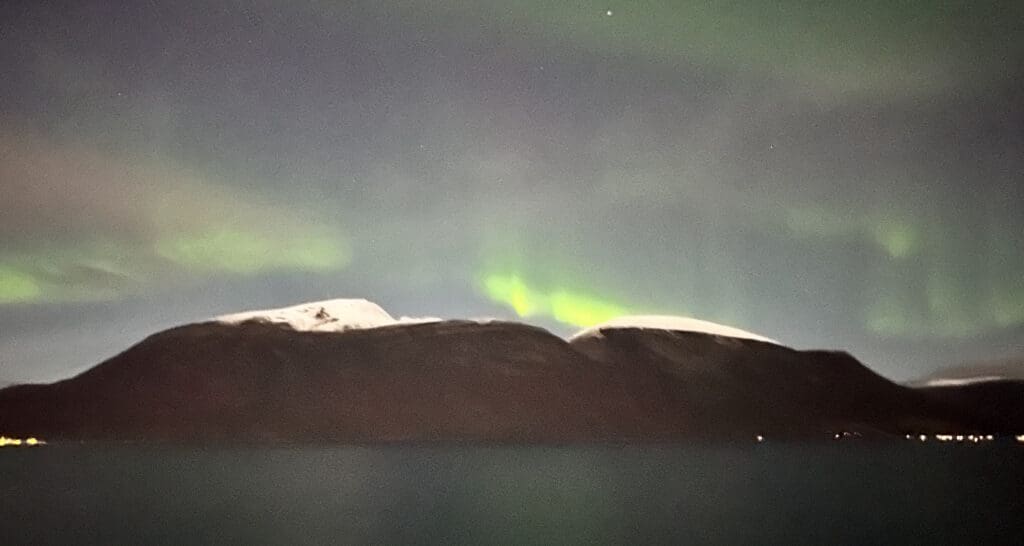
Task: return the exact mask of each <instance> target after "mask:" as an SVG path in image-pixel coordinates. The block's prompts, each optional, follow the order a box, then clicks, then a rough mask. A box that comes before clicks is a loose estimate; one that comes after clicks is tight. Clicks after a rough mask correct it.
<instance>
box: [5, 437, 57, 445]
mask: <svg viewBox="0 0 1024 546" xmlns="http://www.w3.org/2000/svg"><path fill="white" fill-rule="evenodd" d="M44 444H46V442H44V441H42V440H40V439H38V438H26V439H24V440H22V439H21V438H8V437H6V436H0V447H7V446H41V445H44Z"/></svg>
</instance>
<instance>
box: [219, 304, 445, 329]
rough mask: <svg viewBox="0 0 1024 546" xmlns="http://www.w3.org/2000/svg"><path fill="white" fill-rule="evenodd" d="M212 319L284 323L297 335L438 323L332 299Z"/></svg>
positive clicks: (366, 305)
mask: <svg viewBox="0 0 1024 546" xmlns="http://www.w3.org/2000/svg"><path fill="white" fill-rule="evenodd" d="M215 320H216V321H217V322H220V323H223V324H241V323H244V322H249V321H256V322H263V323H270V324H284V325H287V326H289V327H291V328H292V329H293V330H296V331H300V332H343V331H346V330H360V329H366V328H380V327H382V326H393V325H396V324H420V323H424V322H437V321H440V320H441V319H439V318H434V317H401V318H399V319H395V318H394V317H392V316H391V315H390V314H389V313H388V312H387V311H385V310H384V309H383V308H382V307H381V306H379V305H377V304H376V303H373V302H371V301H368V300H365V299H333V300H325V301H315V302H309V303H303V304H300V305H294V306H291V307H282V308H280V309H266V310H261V311H246V312H243V313H233V314H229V315H221V316H219V317H217V318H216V319H215Z"/></svg>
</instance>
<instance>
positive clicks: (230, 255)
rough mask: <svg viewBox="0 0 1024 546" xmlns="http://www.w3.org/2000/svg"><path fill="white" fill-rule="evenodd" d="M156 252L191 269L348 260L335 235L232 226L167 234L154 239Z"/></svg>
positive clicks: (238, 269)
mask: <svg viewBox="0 0 1024 546" xmlns="http://www.w3.org/2000/svg"><path fill="white" fill-rule="evenodd" d="M156 253H157V254H158V255H159V256H161V257H163V258H166V259H168V260H170V261H172V262H174V263H176V264H178V265H181V266H183V267H185V268H187V269H189V270H191V271H207V272H214V273H217V272H221V273H233V274H239V275H254V274H256V273H259V272H267V271H273V270H291V271H310V272H325V271H335V270H339V269H341V268H343V267H345V266H346V265H347V264H348V262H349V260H350V256H349V252H348V250H347V249H346V248H345V245H344V244H342V243H341V241H340V239H339V238H338V237H330V236H325V235H314V234H310V235H304V236H294V237H291V238H280V237H273V236H267V235H260V234H257V233H252V232H247V231H242V230H235V229H216V230H211V231H207V232H202V233H197V234H194V235H184V236H173V237H168V238H166V239H162V240H160V241H158V242H157V244H156Z"/></svg>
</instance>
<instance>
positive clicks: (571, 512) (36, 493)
mask: <svg viewBox="0 0 1024 546" xmlns="http://www.w3.org/2000/svg"><path fill="white" fill-rule="evenodd" d="M0 543H3V544H12V543H13V544H19V543H26V544H28V543H32V544H40V543H101V544H142V543H162V544H194V543H216V544H230V543H241V544H262V543H274V544H306V543H319V544H322V543H333V544H358V543H373V544H382V543H383V544H387V543H391V544H394V543H434V544H637V543H651V544H738V543H745V544H796V543H806V544H837V543H844V544H900V543H902V544H947V543H949V544H1024V447H1019V446H1016V445H997V444H994V443H993V444H991V445H983V446H970V447H964V446H949V445H916V444H908V445H893V446H883V447H879V446H865V445H860V446H857V445H835V446H824V447H822V446H818V447H805V446H792V445H773V444H770V443H766V444H760V445H752V446H744V447H739V446H735V447H707V446H703V447H656V448H637V447H590V448H559V447H550V448H481V447H449V448H424V447H391V448H370V447H343V448H328V447H312V448H310V447H302V448H268V449H261V448H231V449H227V448H217V449H195V448H166V447H164V448H155V447H147V448H140V447H132V446H102V447H99V446H46V447H39V448H31V449H25V448H16V449H9V448H5V449H3V450H0Z"/></svg>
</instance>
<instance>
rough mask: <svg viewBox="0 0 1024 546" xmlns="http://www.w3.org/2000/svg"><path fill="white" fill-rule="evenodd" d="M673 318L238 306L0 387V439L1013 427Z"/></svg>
mask: <svg viewBox="0 0 1024 546" xmlns="http://www.w3.org/2000/svg"><path fill="white" fill-rule="evenodd" d="M671 323H672V324H675V325H684V326H686V327H689V325H695V324H699V325H700V327H699V328H693V329H698V330H701V329H703V330H704V331H682V330H666V329H662V328H660V327H658V326H659V325H658V324H653V325H652V324H651V322H650V321H649V320H645V321H644V322H643V324H644V327H642V328H638V327H633V326H631V324H632V323H630V322H628V321H627V322H618V323H616V324H614V325H611V326H607V327H599V328H596V329H591V330H589V331H587V332H584V333H582V334H581V335H578V336H576V337H574V338H573V339H571V340H570V341H566V340H563V339H561V338H559V337H557V336H554V335H552V334H551V333H549V332H547V331H545V330H543V329H540V328H536V327H533V326H529V325H525V324H519V323H514V322H500V321H488V322H475V321H440V320H438V319H397V320H396V319H392V318H391V317H390V315H387V313H386V312H384V311H383V310H382V309H380V308H379V307H377V306H375V305H373V304H370V303H369V302H365V301H364V300H331V301H329V302H320V303H314V304H305V305H303V306H296V307H293V308H287V309H284V310H271V311H265V312H255V313H244V314H235V315H229V316H226V317H221V319H220V320H218V321H214V322H204V323H197V324H191V325H186V326H181V327H178V328H173V329H170V330H166V331H164V332H160V333H158V334H155V335H153V336H150V337H149V338H147V339H145V340H143V341H142V342H141V343H139V344H137V345H135V346H134V347H132V348H130V349H128V350H127V351H125V352H124V353H122V354H120V355H117V356H115V357H114V358H111V359H109V360H107V361H106V362H104V363H102V364H100V365H98V366H96V367H94V368H92V369H90V370H88V371H86V372H85V373H82V374H80V375H78V376H76V377H73V378H71V379H67V380H64V381H60V382H57V383H53V384H50V385H17V386H13V387H8V388H6V389H4V390H2V391H0V432H2V433H4V434H7V435H34V436H38V437H43V438H46V439H48V440H61V439H74V440H87V439H111V440H139V441H186V442H210V441H229V442H233V441H242V442H279V441H281V442H294V441H301V442H358V443H365V442H438V441H443V442H461V441H481V442H517V443H562V442H596V441H599V442H606V441H626V442H646V441H672V440H681V439H685V438H719V439H742V440H745V441H749V440H751V439H752V438H753V437H754V436H755V435H765V436H770V437H788V438H811V439H826V438H832V437H833V435H834V434H839V433H842V432H849V433H851V434H852V433H857V434H858V435H860V436H862V437H885V436H893V435H903V434H910V433H913V434H917V433H936V432H950V431H976V432H999V431H1003V429H1007V431H1008V429H1009V428H1011V427H1012V426H1016V425H1017V424H1019V422H1018V423H1007V422H1005V420H1003V416H1000V415H995V414H993V413H991V412H989V411H974V410H973V409H972V408H971V407H970V405H969V404H965V403H964V400H962V399H955V397H952V398H951V397H950V396H948V393H949V392H951V391H942V392H940V393H935V392H933V391H932V390H929V389H914V388H911V387H907V386H903V385H898V384H895V383H892V382H891V381H888V380H887V379H885V378H883V377H881V376H879V375H877V374H875V373H873V372H872V371H871V370H869V369H868V368H866V367H864V366H863V365H862V364H861V363H859V362H858V361H857V360H855V359H854V358H853V357H851V356H850V355H847V354H845V353H835V352H827V351H797V350H793V349H790V348H788V347H784V346H781V345H778V344H776V343H773V342H770V340H762V339H759V336H756V335H755V334H749V333H745V332H742V331H739V330H735V329H725V327H718V326H717V325H712V326H706V325H708V324H709V323H700V322H699V321H671ZM709 332H718V333H717V334H716V333H709ZM732 332H740V333H741V334H743V335H742V336H741V337H733V336H732V335H731V334H732ZM724 333H729V334H730V335H723V334H724ZM747 334H749V335H747ZM736 335H740V334H736Z"/></svg>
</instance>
